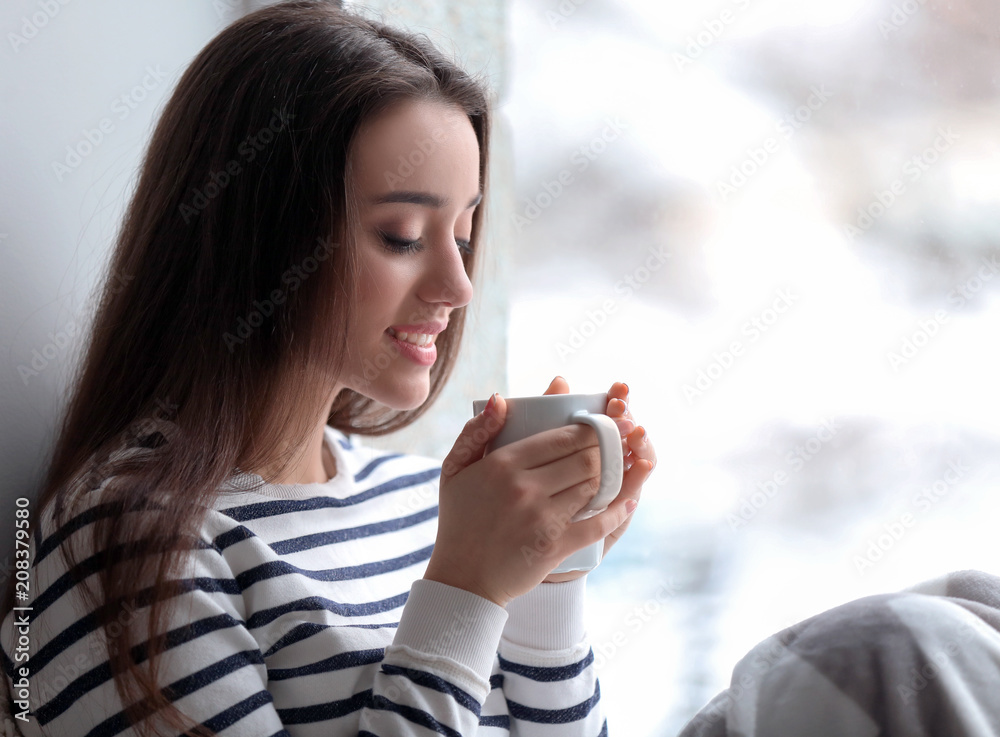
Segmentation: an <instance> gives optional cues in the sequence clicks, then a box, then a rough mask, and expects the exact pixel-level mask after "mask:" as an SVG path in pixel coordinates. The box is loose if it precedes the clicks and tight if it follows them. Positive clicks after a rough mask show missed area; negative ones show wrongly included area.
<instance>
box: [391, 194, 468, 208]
mask: <svg viewBox="0 0 1000 737" xmlns="http://www.w3.org/2000/svg"><path fill="white" fill-rule="evenodd" d="M482 201H483V193H482V192H480V193H479V194H477V195H476V196H475V197H473V198H472V199H471V200H469V204H468V205H467V206H466V208H465V209H467V210H468V209H469V208H471V207H475V206H476V205H478V204H479V203H480V202H482ZM390 202H403V203H406V204H408V205H423V206H424V207H435V208H442V207H447V206H448V205H449V204H451V200H449V199H448V198H447V197H438V196H437V195H433V194H428V193H427V192H389V193H388V194H384V195H380V196H379V197H376V198H375V199H374V200H373V204H376V205H384V204H387V203H390Z"/></svg>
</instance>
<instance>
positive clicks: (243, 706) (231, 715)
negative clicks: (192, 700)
mask: <svg viewBox="0 0 1000 737" xmlns="http://www.w3.org/2000/svg"><path fill="white" fill-rule="evenodd" d="M273 703H274V697H273V696H271V692H270V691H268V690H267V689H264V690H262V691H258V692H257V693H255V694H254V695H253V696H248V697H247V698H245V699H243V700H242V701H238V702H236V703H235V704H233V705H232V706H230V707H229V708H228V709H225V710H224V711H220V712H219V713H218V714H216V715H215V716H214V717H212V718H211V719H209V720H208V721H206V722H203V724H204V725H205V726H206V727H208V728H209V729H211V730H212V732H221V731H222V730H224V729H226V728H227V727H229V726H231V725H233V724H235V723H236V722H238V721H240V720H241V719H243V718H244V717H246V716H247V715H249V714H252V713H253V712H255V711H257V709H259V708H260V707H262V706H265V705H266V704H273ZM277 734H285V735H287V734H288V731H287V730H285V729H283V730H281V731H280V732H278V733H277Z"/></svg>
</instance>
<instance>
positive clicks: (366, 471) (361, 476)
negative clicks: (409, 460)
mask: <svg viewBox="0 0 1000 737" xmlns="http://www.w3.org/2000/svg"><path fill="white" fill-rule="evenodd" d="M402 457H403V454H402V453H390V454H389V455H386V456H382V457H381V458H376V459H375V460H373V461H372V462H371V463H369V464H368V465H367V466H365V467H364V468H362V469H361V470H360V471H358V472H357V473H356V474H354V480H355V481H364V480H365V479H366V478H368V477H369V476H370V475H371V473H372V471H374V470H375V469H376V468H378V467H379V466H381V465H382V464H383V463H385V462H386V461H391V460H393V459H394V458H402Z"/></svg>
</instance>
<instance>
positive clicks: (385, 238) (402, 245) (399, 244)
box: [379, 231, 423, 253]
mask: <svg viewBox="0 0 1000 737" xmlns="http://www.w3.org/2000/svg"><path fill="white" fill-rule="evenodd" d="M379 237H381V238H382V243H383V244H384V245H385V247H386V248H387V249H389V250H390V251H392V252H393V253H409V252H410V251H419V250H420V249H421V248H422V247H423V246H421V245H420V241H408V240H405V239H403V238H395V237H393V236H391V235H389V234H388V233H383V232H382V231H379Z"/></svg>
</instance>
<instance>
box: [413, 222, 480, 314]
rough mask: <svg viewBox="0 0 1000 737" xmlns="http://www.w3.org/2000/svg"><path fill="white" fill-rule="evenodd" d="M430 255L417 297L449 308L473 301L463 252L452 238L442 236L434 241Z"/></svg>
mask: <svg viewBox="0 0 1000 737" xmlns="http://www.w3.org/2000/svg"><path fill="white" fill-rule="evenodd" d="M430 250H431V251H433V254H434V255H433V256H432V257H431V258H429V259H427V262H426V265H425V274H424V278H423V284H422V288H421V291H420V297H421V299H423V300H424V301H425V302H431V303H434V302H441V303H444V304H447V305H448V306H450V307H451V308H452V309H458V308H459V307H464V306H465V305H467V304H469V302H471V301H472V282H471V281H470V280H469V275H468V274H466V273H465V264H464V263H463V262H462V253H461V252H460V251H459V250H458V246H456V245H455V240H454V238H448V237H444V238H441V239H440V242H439V243H436V244H435V248H433V249H430Z"/></svg>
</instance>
